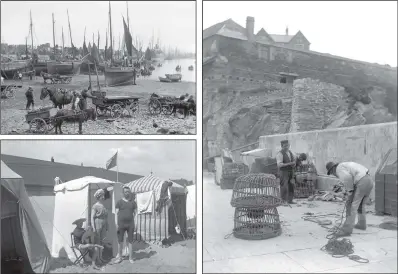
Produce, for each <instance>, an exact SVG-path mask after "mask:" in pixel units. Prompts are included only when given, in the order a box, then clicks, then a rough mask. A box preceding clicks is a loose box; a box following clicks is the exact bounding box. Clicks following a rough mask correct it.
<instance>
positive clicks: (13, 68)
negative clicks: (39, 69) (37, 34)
mask: <svg viewBox="0 0 398 274" xmlns="http://www.w3.org/2000/svg"><path fill="white" fill-rule="evenodd" d="M30 68H31V61H30V60H18V61H10V62H4V63H3V62H2V63H1V76H3V77H4V78H5V79H12V78H13V77H14V75H15V73H16V72H17V71H19V72H21V73H22V72H27V71H29V69H30Z"/></svg>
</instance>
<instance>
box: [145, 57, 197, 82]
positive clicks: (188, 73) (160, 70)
mask: <svg viewBox="0 0 398 274" xmlns="http://www.w3.org/2000/svg"><path fill="white" fill-rule="evenodd" d="M178 65H179V66H181V72H179V73H181V74H182V79H181V81H183V82H194V83H195V82H196V79H195V78H196V63H195V59H193V58H189V59H177V60H165V61H163V62H162V67H157V66H155V70H154V71H152V75H151V76H150V77H149V79H151V80H156V81H159V76H160V77H165V76H164V75H165V74H173V73H177V72H176V70H175V68H176V67H177V66H178ZM189 66H193V67H194V69H193V70H188V67H189Z"/></svg>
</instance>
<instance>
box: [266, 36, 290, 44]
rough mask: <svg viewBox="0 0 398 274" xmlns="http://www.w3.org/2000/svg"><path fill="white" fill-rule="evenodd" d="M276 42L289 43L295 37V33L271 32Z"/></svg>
mask: <svg viewBox="0 0 398 274" xmlns="http://www.w3.org/2000/svg"><path fill="white" fill-rule="evenodd" d="M270 36H271V37H272V39H273V40H274V41H275V43H289V42H290V40H292V38H293V37H294V35H285V34H270Z"/></svg>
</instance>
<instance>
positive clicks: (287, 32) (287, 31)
mask: <svg viewBox="0 0 398 274" xmlns="http://www.w3.org/2000/svg"><path fill="white" fill-rule="evenodd" d="M286 35H289V28H288V27H286Z"/></svg>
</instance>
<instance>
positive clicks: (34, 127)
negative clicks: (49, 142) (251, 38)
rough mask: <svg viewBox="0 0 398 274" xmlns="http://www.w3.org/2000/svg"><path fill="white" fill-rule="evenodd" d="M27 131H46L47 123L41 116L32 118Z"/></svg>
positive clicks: (41, 132)
mask: <svg viewBox="0 0 398 274" xmlns="http://www.w3.org/2000/svg"><path fill="white" fill-rule="evenodd" d="M29 131H30V132H33V133H40V134H45V133H46V132H47V123H46V121H44V120H43V119H41V118H35V119H33V120H32V121H31V122H30V124H29Z"/></svg>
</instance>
